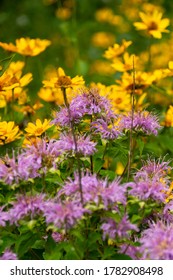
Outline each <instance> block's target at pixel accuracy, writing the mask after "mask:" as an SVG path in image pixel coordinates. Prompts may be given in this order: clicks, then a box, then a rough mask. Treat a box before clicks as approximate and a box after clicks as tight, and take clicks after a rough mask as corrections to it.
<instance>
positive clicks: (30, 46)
mask: <svg viewBox="0 0 173 280" xmlns="http://www.w3.org/2000/svg"><path fill="white" fill-rule="evenodd" d="M50 44H51V42H50V41H49V40H41V39H30V38H20V39H16V45H14V44H12V43H9V44H7V43H2V42H0V47H2V48H3V49H5V50H7V51H10V52H16V53H19V54H22V55H26V56H36V55H38V54H40V53H41V52H43V51H44V50H45V49H46V48H47V47H48V46H49V45H50Z"/></svg>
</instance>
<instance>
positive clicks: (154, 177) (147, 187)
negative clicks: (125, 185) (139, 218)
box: [129, 160, 170, 202]
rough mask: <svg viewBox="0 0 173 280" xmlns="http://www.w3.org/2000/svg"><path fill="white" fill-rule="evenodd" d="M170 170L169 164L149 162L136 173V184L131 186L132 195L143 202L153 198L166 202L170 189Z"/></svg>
mask: <svg viewBox="0 0 173 280" xmlns="http://www.w3.org/2000/svg"><path fill="white" fill-rule="evenodd" d="M168 170H170V166H169V163H168V162H165V161H163V162H156V161H150V160H149V161H147V162H146V164H143V166H142V168H141V169H140V170H139V171H137V172H136V174H135V176H134V183H130V184H129V186H130V187H131V188H132V189H131V190H130V191H129V192H130V194H131V195H133V196H137V197H139V198H140V199H142V200H147V199H149V198H151V199H154V200H156V201H158V202H164V201H165V198H166V192H167V191H168V189H169V178H168V174H167V173H168Z"/></svg>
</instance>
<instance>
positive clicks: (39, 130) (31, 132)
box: [25, 119, 52, 136]
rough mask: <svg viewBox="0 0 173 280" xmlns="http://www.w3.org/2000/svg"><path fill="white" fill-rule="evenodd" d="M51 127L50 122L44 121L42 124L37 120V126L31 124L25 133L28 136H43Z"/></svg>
mask: <svg viewBox="0 0 173 280" xmlns="http://www.w3.org/2000/svg"><path fill="white" fill-rule="evenodd" d="M51 126H52V125H51V124H50V120H47V119H44V122H43V123H42V122H41V120H40V119H37V120H36V123H35V124H33V123H32V122H29V123H28V125H27V127H26V128H25V131H26V132H27V135H28V136H41V135H42V134H43V133H44V132H45V131H46V130H47V129H48V128H50V127H51Z"/></svg>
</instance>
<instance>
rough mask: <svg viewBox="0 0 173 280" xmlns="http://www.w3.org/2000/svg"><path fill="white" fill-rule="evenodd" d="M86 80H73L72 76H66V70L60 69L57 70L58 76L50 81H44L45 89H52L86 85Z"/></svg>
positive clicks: (77, 78) (80, 78) (76, 78)
mask: <svg viewBox="0 0 173 280" xmlns="http://www.w3.org/2000/svg"><path fill="white" fill-rule="evenodd" d="M84 83H85V82H84V80H83V78H82V77H81V76H76V77H74V78H71V77H70V76H66V74H65V72H64V70H63V69H62V68H61V67H59V68H58V70H57V76H56V77H52V78H50V80H49V81H46V80H45V81H43V84H44V86H45V87H50V88H61V89H62V88H74V87H77V86H82V85H84Z"/></svg>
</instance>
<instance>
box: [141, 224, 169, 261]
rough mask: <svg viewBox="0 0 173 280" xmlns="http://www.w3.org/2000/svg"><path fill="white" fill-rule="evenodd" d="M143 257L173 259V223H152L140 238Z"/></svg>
mask: <svg viewBox="0 0 173 280" xmlns="http://www.w3.org/2000/svg"><path fill="white" fill-rule="evenodd" d="M140 243H141V246H140V252H141V255H142V259H144V260H145V259H149V260H173V224H172V223H171V224H167V223H164V222H162V221H158V222H157V223H151V224H150V227H149V228H148V229H146V230H144V231H143V233H142V237H141V238H140Z"/></svg>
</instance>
